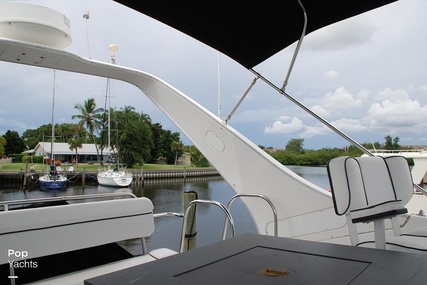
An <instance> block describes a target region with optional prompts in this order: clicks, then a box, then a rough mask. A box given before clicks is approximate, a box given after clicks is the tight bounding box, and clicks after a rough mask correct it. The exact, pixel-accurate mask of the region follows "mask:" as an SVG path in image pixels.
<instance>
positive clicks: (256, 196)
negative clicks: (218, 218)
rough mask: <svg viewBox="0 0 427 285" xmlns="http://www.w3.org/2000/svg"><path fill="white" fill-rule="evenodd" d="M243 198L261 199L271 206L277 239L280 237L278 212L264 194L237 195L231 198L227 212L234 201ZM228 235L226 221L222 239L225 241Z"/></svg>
mask: <svg viewBox="0 0 427 285" xmlns="http://www.w3.org/2000/svg"><path fill="white" fill-rule="evenodd" d="M241 197H255V198H261V199H263V200H264V201H266V202H267V203H268V204H269V205H270V208H271V210H272V211H273V219H274V236H275V237H277V236H278V225H277V211H276V208H275V207H274V205H273V203H272V202H271V201H270V199H268V198H267V197H266V196H264V195H262V194H252V193H242V194H236V195H234V196H233V197H231V199H230V201H228V204H227V210H228V211H230V207H231V204H232V203H233V202H234V200H236V199H237V198H241ZM226 235H227V221H224V231H223V234H222V238H223V239H225V237H226Z"/></svg>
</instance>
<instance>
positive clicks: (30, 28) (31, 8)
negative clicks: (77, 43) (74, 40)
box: [0, 2, 71, 49]
mask: <svg viewBox="0 0 427 285" xmlns="http://www.w3.org/2000/svg"><path fill="white" fill-rule="evenodd" d="M0 37H1V38H8V39H13V40H17V41H23V42H30V43H34V44H39V45H43V46H49V47H53V48H58V49H63V48H65V47H67V46H69V45H70V43H71V29H70V21H69V19H68V18H67V17H66V16H65V15H64V14H62V13H60V12H58V11H55V10H52V9H50V8H47V7H44V6H40V5H35V4H30V3H22V2H4V3H0Z"/></svg>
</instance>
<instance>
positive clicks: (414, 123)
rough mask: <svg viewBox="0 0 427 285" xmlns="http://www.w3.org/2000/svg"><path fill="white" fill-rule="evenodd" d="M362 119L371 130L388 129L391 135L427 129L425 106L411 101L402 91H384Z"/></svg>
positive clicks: (426, 108) (426, 109) (426, 110)
mask: <svg viewBox="0 0 427 285" xmlns="http://www.w3.org/2000/svg"><path fill="white" fill-rule="evenodd" d="M378 98H381V99H383V101H381V102H376V103H373V104H372V105H371V107H370V108H369V110H368V114H367V115H366V116H365V117H364V118H363V120H364V121H366V122H367V123H368V124H369V127H370V128H372V129H388V130H390V132H392V133H398V132H402V133H417V132H420V131H421V129H424V128H426V127H427V106H426V105H424V106H422V105H421V104H420V103H419V102H418V101H416V100H412V99H411V98H410V97H409V94H408V93H407V92H406V91H404V90H392V89H389V88H387V89H384V90H383V91H381V92H379V96H378Z"/></svg>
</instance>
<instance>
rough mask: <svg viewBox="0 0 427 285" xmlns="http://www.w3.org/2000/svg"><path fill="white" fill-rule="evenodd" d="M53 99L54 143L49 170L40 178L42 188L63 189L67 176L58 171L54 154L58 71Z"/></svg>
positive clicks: (51, 149) (51, 147)
mask: <svg viewBox="0 0 427 285" xmlns="http://www.w3.org/2000/svg"><path fill="white" fill-rule="evenodd" d="M53 76H54V79H53V99H52V143H51V144H50V159H49V168H50V170H49V172H48V173H47V174H46V175H43V176H41V177H40V178H39V185H40V189H41V190H45V191H50V190H63V189H65V188H66V187H67V176H65V175H64V174H62V173H58V171H57V169H56V165H55V156H54V154H53V147H54V144H55V143H54V141H55V124H54V121H55V82H56V78H55V77H56V72H55V70H54V73H53Z"/></svg>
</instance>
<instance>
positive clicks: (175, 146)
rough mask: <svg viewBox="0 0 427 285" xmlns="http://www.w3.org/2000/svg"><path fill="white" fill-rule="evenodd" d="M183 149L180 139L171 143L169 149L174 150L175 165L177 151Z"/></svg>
mask: <svg viewBox="0 0 427 285" xmlns="http://www.w3.org/2000/svg"><path fill="white" fill-rule="evenodd" d="M183 149H184V144H183V143H182V142H181V141H173V142H172V143H171V150H172V151H173V152H175V166H176V162H177V160H178V152H181V151H182V150H183Z"/></svg>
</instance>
